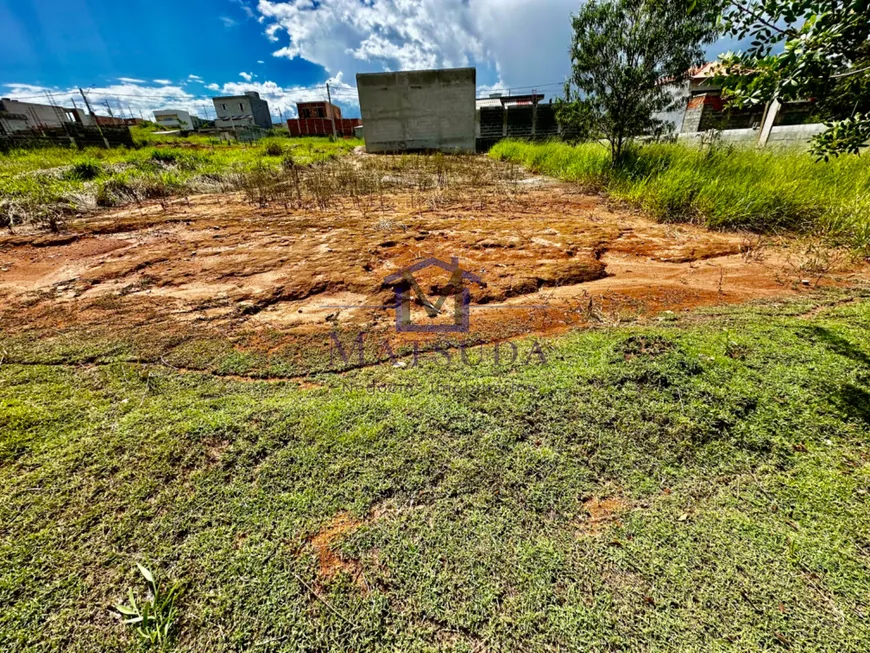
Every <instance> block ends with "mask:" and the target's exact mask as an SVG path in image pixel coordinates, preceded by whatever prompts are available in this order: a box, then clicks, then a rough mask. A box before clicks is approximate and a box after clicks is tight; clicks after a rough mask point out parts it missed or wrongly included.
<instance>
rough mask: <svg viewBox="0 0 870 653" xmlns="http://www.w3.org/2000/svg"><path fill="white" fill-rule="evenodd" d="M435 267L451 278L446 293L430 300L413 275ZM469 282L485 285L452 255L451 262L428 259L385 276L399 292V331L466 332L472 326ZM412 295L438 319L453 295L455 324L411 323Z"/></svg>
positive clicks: (444, 289) (397, 323) (397, 299)
mask: <svg viewBox="0 0 870 653" xmlns="http://www.w3.org/2000/svg"><path fill="white" fill-rule="evenodd" d="M432 266H436V267H439V268H441V269H442V270H444V271H445V272H448V273H450V280H449V281H448V282H447V285H446V286H444V287H443V291H444V292H443V293H442V294H441V295H440V296H439V298H438V300H437V301H436V302H434V303H433V302H431V301H430V300H429V298H428V297H426V294H425V293H424V292H423V290H422V289H421V288H420V284H419V283H417V280H416V279H415V278H414V273H415V272H419V271H420V270H424V269H426V268H429V267H432ZM467 283H476V284H478V285H479V286H481V287H485V286H486V284H485V283H484V282H483V281H482V280H481V278H480V277H478V276H477V275H476V274H472V273H471V272H466V271H465V270H462V269H461V268H460V267H459V259H458V258H453V259H452V260H451V262H450V263H447V262H445V261H442V260H440V259H437V258H427V259H425V260H423V261H419V262H418V263H415V264H414V265H410V266H408V267H406V268H404V269H402V270H400V271H399V272H396V273H395V274H391V275H390V276H388V277H387V278H386V279H384V284H385V285H389V286H393V287H394V289H395V292H396V331H399V332H416V333H421V332H422V333H467V332H468V327H469V306H470V304H471V292H470V291H469V289H468V286H467V285H466V284H467ZM412 291H413V294H414V295H416V296H417V300H418V301H419V302H420V304H422V305H423V308H424V309H425V311H426V315H428V316H429V317H430V318H435V317H437V316H439V315H441V314H442V313H443V311H442V310H441V308H442V306H444V302H445V301H446V300H447V298H448V297H450V296H452V297H453V300H454V311H453V324H413V323H412V322H411V300H412Z"/></svg>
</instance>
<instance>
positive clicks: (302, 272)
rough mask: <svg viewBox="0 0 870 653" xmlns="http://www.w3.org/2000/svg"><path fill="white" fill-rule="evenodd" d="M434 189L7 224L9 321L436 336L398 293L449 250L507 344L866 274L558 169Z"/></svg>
mask: <svg viewBox="0 0 870 653" xmlns="http://www.w3.org/2000/svg"><path fill="white" fill-rule="evenodd" d="M487 165H492V164H491V162H490V163H488V164H487ZM420 197H421V193H415V192H413V191H411V190H399V191H396V192H394V193H390V194H388V195H386V196H383V197H381V198H380V201H379V203H377V206H373V203H372V204H370V205H369V206H365V205H363V204H361V203H360V202H353V201H350V200H349V199H343V200H335V201H333V202H332V203H331V205H330V206H329V208H323V209H316V208H305V209H296V208H292V207H291V208H285V207H284V206H268V207H266V208H261V207H258V206H254V205H251V204H249V203H246V202H245V201H244V200H243V198H242V197H241V196H240V195H205V196H199V197H194V198H192V199H191V200H190V202H189V204H188V203H187V202H184V201H176V202H173V203H171V204H170V205H168V207H167V208H166V209H165V210H164V208H162V207H161V206H160V205H148V206H143V207H134V208H126V209H121V210H111V211H106V212H104V213H101V214H98V215H96V216H91V217H88V218H82V219H79V220H77V221H75V222H72V223H70V224H69V225H67V231H66V232H65V233H63V234H60V235H56V236H52V235H45V234H44V233H42V234H26V233H23V234H22V233H19V234H15V235H8V236H4V237H0V298H2V310H0V329H2V330H3V331H4V332H6V333H15V332H20V331H22V330H28V329H46V328H48V329H52V330H55V331H57V330H63V329H67V328H77V327H88V328H92V327H93V328H107V329H112V328H119V327H126V328H132V329H139V328H149V327H150V328H156V329H160V330H161V331H163V332H173V331H178V332H185V333H187V332H190V330H196V329H207V330H210V331H212V332H218V333H222V334H229V333H240V332H244V333H248V334H250V333H253V334H257V333H264V334H265V333H268V334H270V335H269V337H268V338H267V337H265V336H264V337H263V338H260V339H259V340H258V338H257V337H256V336H255V337H253V338H248V340H249V342H251V343H253V344H251V346H252V347H254V348H260V349H263V350H265V351H269V350H272V349H274V348H275V347H277V346H279V345H280V343H281V342H282V341H285V340H287V339H292V338H294V337H303V336H304V337H311V336H312V335H316V334H324V335H325V334H328V333H329V332H330V331H332V330H334V329H336V328H341V329H349V330H351V331H352V330H354V329H358V330H365V331H367V332H371V331H381V332H383V333H384V334H388V335H389V337H391V338H393V339H394V340H395V341H402V340H403V339H404V340H407V339H409V338H411V337H415V338H417V337H420V334H395V333H393V326H394V325H395V320H396V316H395V310H394V309H393V308H392V306H394V304H395V293H394V289H393V287H392V285H391V284H390V283H388V282H386V281H385V280H386V279H387V277H389V276H390V275H392V274H395V273H397V272H399V271H401V270H402V269H403V268H405V267H407V266H409V265H412V264H414V263H416V262H419V261H422V260H424V259H427V258H429V257H436V258H438V259H441V260H443V261H448V262H449V261H450V260H451V259H453V258H456V259H458V261H459V265H460V266H461V268H462V269H463V270H465V271H467V272H469V273H471V274H474V275H476V276H477V277H478V278H479V279H480V282H479V283H474V282H471V283H468V284H467V286H466V287H468V288H469V290H470V293H471V309H470V337H472V338H473V339H475V341H477V342H489V341H498V340H502V339H505V338H509V337H514V336H517V335H522V334H526V333H553V332H558V331H562V330H565V329H569V328H572V327H575V326H582V325H584V324H590V323H601V322H605V323H611V322H618V321H621V320H627V319H639V320H644V319H648V318H651V317H654V316H656V315H659V314H661V313H662V312H663V311H679V310H683V309H690V308H693V307H696V306H703V305H715V304H726V303H735V302H743V301H747V300H751V299H755V298H762V297H775V296H786V295H796V294H799V293H803V292H807V291H808V288H807V285H810V286H813V285H815V284H816V283H821V284H832V283H838V282H840V281H843V280H846V279H847V278H849V275H851V276H852V277H854V276H856V275H861V276H863V275H864V273H865V270H864V269H857V268H856V269H851V270H841V271H838V272H837V274H838V275H839V276H837V277H835V276H832V275H831V274H828V275H825V276H823V278H821V280H818V279H817V277H818V275H812V274H810V273H808V272H804V271H801V264H802V260H801V256H800V253H799V251H798V249H797V247H795V246H794V245H793V244H789V242H788V241H787V240H780V241H776V242H773V243H769V244H767V245H765V246H763V247H762V246H759V245H758V243H757V242H756V241H754V240H753V239H749V238H747V237H745V236H742V235H740V234H733V233H716V232H710V231H707V230H705V229H702V228H699V227H694V226H691V225H669V224H659V223H656V222H653V221H651V220H649V219H646V218H644V217H642V216H640V215H637V214H635V213H632V212H630V211H628V210H625V209H620V208H615V207H613V206H610V205H609V204H608V202H607V201H606V200H605V199H604V198H602V197H599V196H596V195H591V194H587V193H583V192H579V191H578V190H577V189H576V187H573V186H570V185H567V184H559V183H555V182H551V181H548V180H540V179H534V178H533V179H526V180H522V181H521V182H520V183H514V184H513V185H512V186H511V187H510V188H507V189H506V190H505V191H504V192H492V191H490V192H487V193H475V192H474V190H473V189H465V190H464V191H462V192H453V193H451V194H450V195H449V196H447V195H444V196H440V197H436V196H433V195H431V194H430V195H428V196H426V201H421V199H420ZM414 276H415V278H416V279H417V281H418V283H419V285H420V288H421V290H422V291H423V292H424V293H426V294H427V295H428V296H429V299H430V300H431V301H432V302H435V301H436V300H437V293H438V292H439V291H441V292H444V291H445V290H446V291H451V292H452V289H451V287H450V284H449V274H448V273H447V272H444V271H443V270H440V269H437V268H429V269H427V270H422V271H420V272H417V273H415V275H414ZM806 281H809V284H807V283H805V282H806ZM445 294H449V293H445ZM453 309H454V306H453V300H452V299H448V300H447V302H446V303H445V304H444V305H443V306H442V307H441V313H440V314H439V315H438V316H437V317H435V318H430V317H429V316H428V315H427V312H426V307H425V306H423V305H422V303H421V302H419V301H417V302H416V305H415V306H414V308H413V310H412V312H411V313H412V318H413V321H414V323H415V324H419V323H426V324H441V323H451V322H452V320H453V317H454V315H453ZM276 334H277V335H276ZM282 339H283V340H282Z"/></svg>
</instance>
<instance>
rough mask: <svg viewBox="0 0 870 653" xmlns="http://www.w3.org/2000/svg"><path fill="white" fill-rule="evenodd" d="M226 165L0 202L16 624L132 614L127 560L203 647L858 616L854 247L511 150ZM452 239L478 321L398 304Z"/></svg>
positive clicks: (589, 646)
mask: <svg viewBox="0 0 870 653" xmlns="http://www.w3.org/2000/svg"><path fill="white" fill-rule="evenodd" d="M279 169H280V172H279ZM234 183H235V184H236V186H235V188H237V189H238V190H237V191H235V192H222V193H213V194H208V195H190V196H188V197H183V196H182V197H175V198H171V197H169V198H167V197H164V198H160V200H150V201H148V200H140V201H138V202H133V203H132V204H129V205H127V206H124V207H120V208H107V209H101V210H97V211H94V212H89V213H87V214H83V215H82V216H81V217H78V218H75V217H71V218H69V219H68V221H67V222H66V224H65V226H64V228H63V230H62V231H61V232H60V233H51V232H48V231H46V230H45V229H39V230H37V229H35V228H28V227H19V228H16V229H15V233H14V234H7V235H5V236H3V237H2V238H0V298H2V302H3V303H2V310H0V338H2V340H0V605H2V606H3V609H2V610H0V649H4V650H6V649H9V650H46V651H47V650H82V651H84V650H99V651H105V650H129V649H130V648H131V647H134V646H135V645H136V636H135V634H134V633H133V631H132V630H128V629H126V628H125V627H124V626H123V625H122V624H120V623H119V622H118V620H117V619H116V618H115V617H114V616H113V614H112V613H111V612H110V610H109V607H110V606H111V605H115V604H117V603H119V602H121V601H127V600H128V599H127V592H128V590H130V589H131V588H132V589H133V590H134V594H135V596H136V597H137V599H138V600H140V601H141V600H143V599H144V598H145V592H144V586H143V585H142V581H141V577H139V576H138V573H137V572H136V571H135V567H134V564H135V563H136V562H141V563H145V564H146V565H147V566H148V567H149V568H150V569H152V570H153V571H154V572H155V574H156V576H157V578H158V581H159V582H162V583H171V582H180V583H182V585H183V587H184V592H183V595H182V598H181V600H180V603H179V611H178V615H177V617H176V619H175V621H174V624H173V630H174V636H173V637H174V643H173V646H175V647H176V648H178V649H179V650H190V651H194V650H196V651H204V650H208V651H232V650H264V651H295V650H310V651H315V650H318V651H319V650H335V651H345V650H372V649H388V650H396V649H399V650H420V651H423V650H456V651H487V650H492V651H495V650H566V649H581V650H626V649H628V650H637V649H654V650H655V649H660V650H670V649H676V648H682V649H687V650H698V649H705V650H706V649H717V650H718V649H728V650H740V651H743V650H773V649H785V650H789V649H791V650H832V651H863V650H866V649H867V648H868V645H870V627H868V623H870V603H868V599H867V597H868V596H870V567H868V565H870V517H868V515H870V511H868V503H870V495H868V493H870V449H868V443H870V440H868V435H870V330H868V324H870V290H868V286H867V273H868V271H867V266H866V264H865V263H863V262H862V260H861V259H860V258H857V257H855V256H854V250H853V251H852V252H848V251H845V250H839V249H831V248H830V247H829V246H828V243H827V241H823V240H820V239H818V238H813V237H809V236H806V235H802V236H795V235H782V236H772V235H767V236H759V235H754V234H749V233H738V232H730V233H726V232H711V231H707V230H705V229H703V228H702V227H700V226H695V225H687V224H661V223H657V222H654V221H652V220H651V219H649V218H647V217H645V216H644V215H642V214H639V213H636V212H634V211H633V210H632V209H630V208H627V207H626V206H623V205H619V204H613V203H611V202H610V201H608V200H607V199H606V198H604V197H602V196H599V195H595V194H588V193H584V192H581V191H580V190H579V189H578V188H577V187H576V186H573V185H569V184H565V183H563V182H556V181H553V180H551V179H546V178H540V177H534V176H531V175H529V174H528V173H527V172H525V171H523V170H522V169H519V168H517V167H515V166H513V165H511V164H508V163H502V162H496V161H493V160H491V159H488V158H485V157H442V156H435V157H369V156H365V155H359V154H350V155H348V156H346V157H343V158H340V159H337V160H334V161H330V162H328V163H326V164H324V165H313V166H312V165H306V164H302V163H296V162H294V164H293V165H287V166H283V165H282V166H280V168H279V167H278V165H277V164H276V165H275V167H274V168H273V172H272V173H271V174H262V171H261V170H257V169H248V170H246V171H242V172H240V173H239V176H238V177H237V179H236V181H235V182H234ZM432 256H434V257H438V258H440V259H443V260H448V261H449V260H450V259H451V258H453V257H456V258H458V259H459V262H460V265H461V266H462V268H463V269H465V270H467V271H469V272H471V273H473V274H475V275H477V276H478V277H480V279H481V283H480V284H474V285H473V286H472V287H471V297H472V308H471V316H470V330H469V333H467V334H450V335H449V336H445V337H443V338H438V337H436V336H433V335H431V334H398V333H396V332H395V330H394V328H393V326H394V324H395V312H394V311H393V310H391V309H390V307H389V306H390V304H391V303H392V302H394V290H393V288H392V287H391V285H390V284H389V283H386V282H385V279H386V278H387V277H389V276H390V275H391V274H393V273H395V272H397V271H398V270H400V269H402V268H403V267H405V266H407V265H409V264H412V263H414V262H416V261H419V260H422V259H425V258H428V257H432ZM419 276H420V283H421V286H422V288H423V290H424V291H426V292H427V293H432V294H433V296H434V293H437V292H438V291H439V290H443V288H444V287H445V279H443V278H441V277H439V276H437V275H435V274H421V275H419ZM413 317H414V318H415V321H419V320H427V319H428V318H426V317H425V313H424V311H423V307H422V306H419V305H418V306H416V307H415V308H414V310H413ZM446 317H449V316H439V317H438V318H436V319H435V322H438V321H440V320H444V319H446ZM578 327H582V328H578ZM360 332H365V334H366V336H365V341H364V342H365V350H364V354H365V356H364V360H363V361H362V362H361V363H362V364H360V361H359V360H357V359H356V357H355V354H354V355H351V356H348V357H347V358H346V359H343V358H341V357H340V356H336V355H335V354H336V347H335V342H336V338H337V340H338V342H341V343H343V345H344V347H345V350H347V349H348V348H350V347H351V345H352V344H353V343H354V342H355V338H356V337H357V335H358V334H359V333H360ZM460 345H461V346H462V347H463V349H459V346H460ZM496 345H498V346H499V347H500V348H501V349H500V352H501V355H500V356H499V357H498V358H497V356H498V354H496V351H497V350H496ZM513 348H516V351H517V352H518V355H517V356H516V357H515V358H514V357H513V356H508V355H507V352H510V351H512V350H513ZM415 349H417V350H419V351H418V354H419V355H415V354H414V351H415ZM538 351H540V354H538V353H536V352H538ZM448 359H449V360H448ZM378 363H380V364H378ZM415 363H416V364H415Z"/></svg>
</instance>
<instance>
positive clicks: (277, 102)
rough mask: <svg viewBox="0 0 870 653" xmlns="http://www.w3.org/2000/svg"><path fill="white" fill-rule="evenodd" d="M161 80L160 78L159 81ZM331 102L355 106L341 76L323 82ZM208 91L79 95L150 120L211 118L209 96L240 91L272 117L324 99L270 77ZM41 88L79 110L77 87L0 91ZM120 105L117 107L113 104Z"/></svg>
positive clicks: (12, 94) (315, 90) (14, 87)
mask: <svg viewBox="0 0 870 653" xmlns="http://www.w3.org/2000/svg"><path fill="white" fill-rule="evenodd" d="M159 81H164V80H159ZM328 82H329V85H330V90H331V91H332V99H333V101H334V102H336V103H338V104H340V105H342V107H346V108H348V109H353V108H355V107H357V106H358V100H357V93H356V88H355V87H353V86H351V85H349V84H346V83H345V82H344V81H343V80H342V76H341V75H336V76H335V77H332V78H330V79H329V80H328ZM205 88H206V89H208V91H211V93H210V94H208V95H197V94H194V93H190V92H189V91H187V90H185V89H184V88H183V87H182V86H175V85H160V86H155V85H148V84H138V83H123V84H113V85H109V86H103V87H91V88H90V89H87V90H86V91H85V93H86V94H87V96H88V100H89V101H90V103H91V106H92V107H93V108H94V110H95V111H96V112H97V113H99V114H100V115H106V114H107V110H106V107H105V102H106V101H108V102H109V105H110V106H111V107H112V112H113V113H114V114H115V115H118V114H119V112H120V114H121V115H123V116H125V117H126V116H129V115H133V116H135V117H137V118H138V117H139V116H140V115H141V116H143V117H145V118H151V117H152V112H153V111H155V110H158V109H183V110H185V111H189V112H191V113H192V114H195V115H199V116H202V117H208V116H211V117H212V118H214V105H213V103H212V100H211V97H212V96H213V95H242V94H243V93H244V92H245V91H257V92H258V93H259V94H260V97H261V98H263V99H264V100H266V101H267V102H268V103H269V109H270V110H271V112H272V115H273V116H275V115H277V114H280V115H281V116H282V118H287V117H290V118H293V117H296V103H297V102H307V101H313V100H325V99H326V86H325V84H317V85H316V86H287V87H282V86H279V85H278V84H276V83H275V82H272V81H264V82H258V81H254V82H227V83H226V84H222V85H221V84H214V83H212V84H208V85H207V86H206V87H205ZM46 91H48V92H50V93H51V94H52V97H54V99H55V101H56V102H58V103H59V104H61V105H63V106H66V107H72V106H73V103H75V104H76V105H77V106H78V107H79V108H83V102H82V99H81V96H80V95H79V91H78V88H77V87H70V88H57V87H45V86H38V85H34V84H22V83H9V84H5V85H2V88H0V95H2V96H3V97H9V98H12V99H20V100H26V101H31V102H38V103H40V102H41V103H44V102H46V95H45V93H46ZM119 105H120V107H119Z"/></svg>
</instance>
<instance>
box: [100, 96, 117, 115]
mask: <svg viewBox="0 0 870 653" xmlns="http://www.w3.org/2000/svg"><path fill="white" fill-rule="evenodd" d="M103 104H105V105H106V109H107V110H108V111H109V118H114V117H115V114H114V113H112V107H110V106H109V101H108V100H106V101H105V102H104V103H103Z"/></svg>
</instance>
